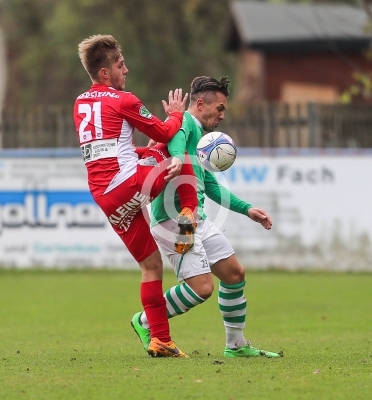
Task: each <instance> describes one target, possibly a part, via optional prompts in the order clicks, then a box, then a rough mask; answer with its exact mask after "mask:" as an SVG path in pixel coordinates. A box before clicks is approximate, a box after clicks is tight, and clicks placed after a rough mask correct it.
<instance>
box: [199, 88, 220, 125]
mask: <svg viewBox="0 0 372 400" xmlns="http://www.w3.org/2000/svg"><path fill="white" fill-rule="evenodd" d="M201 106H202V107H201V109H200V114H199V120H200V122H201V124H202V126H203V129H204V130H205V131H206V132H213V131H215V130H216V129H217V127H218V125H219V124H220V122H221V121H222V120H223V119H225V111H226V107H227V98H226V96H225V95H224V94H222V93H219V92H217V93H216V95H215V97H214V99H213V101H212V102H210V103H209V104H207V103H206V102H203V104H201Z"/></svg>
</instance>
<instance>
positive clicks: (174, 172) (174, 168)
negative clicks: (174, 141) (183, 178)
mask: <svg viewBox="0 0 372 400" xmlns="http://www.w3.org/2000/svg"><path fill="white" fill-rule="evenodd" d="M182 165H183V162H182V160H180V159H179V158H178V157H172V162H171V164H170V165H168V167H167V170H168V175H167V176H165V177H164V179H165V180H166V181H167V182H169V181H170V180H171V179H173V178H175V177H176V176H178V175H179V174H180V173H181V169H182Z"/></svg>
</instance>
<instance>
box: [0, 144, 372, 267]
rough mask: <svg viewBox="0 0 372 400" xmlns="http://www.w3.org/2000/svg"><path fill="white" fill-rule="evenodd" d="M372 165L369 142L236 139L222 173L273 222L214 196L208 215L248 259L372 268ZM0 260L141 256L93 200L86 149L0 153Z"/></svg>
mask: <svg viewBox="0 0 372 400" xmlns="http://www.w3.org/2000/svg"><path fill="white" fill-rule="evenodd" d="M4 153H5V152H3V154H4ZM76 154H77V153H76ZM8 156H9V154H8ZM370 171H372V152H371V151H364V152H358V153H356V152H343V153H337V152H333V153H332V152H328V153H324V152H323V153H321V152H317V151H315V152H310V153H301V154H294V153H287V154H281V153H280V152H278V151H277V152H274V151H266V152H264V153H262V152H257V151H256V152H252V151H250V152H247V151H244V150H243V151H242V150H241V149H240V151H239V154H238V159H237V161H236V162H235V164H234V165H233V166H232V167H231V168H230V169H229V170H228V171H226V172H225V173H224V174H218V176H219V178H220V179H221V182H222V181H224V178H226V180H225V181H224V182H223V183H224V184H226V185H228V186H229V188H230V189H231V190H232V191H233V192H234V193H235V194H237V195H238V196H240V197H241V198H243V199H245V200H247V201H249V202H250V203H252V204H253V205H254V206H256V207H260V208H263V209H265V210H267V211H268V212H269V213H270V214H271V216H272V219H273V222H274V225H273V229H272V230H271V231H265V230H264V229H263V228H262V227H261V226H259V225H258V224H256V223H254V222H253V221H251V220H249V219H248V218H246V217H244V216H242V215H239V214H235V213H232V212H226V211H224V210H222V211H221V210H220V207H218V206H216V205H215V204H214V203H211V202H209V201H208V202H207V210H208V215H209V216H210V218H211V219H213V220H215V223H216V224H217V225H219V226H220V227H221V230H222V231H223V232H224V233H225V235H226V236H227V237H228V238H229V240H230V241H231V243H232V244H233V247H234V248H235V250H236V253H237V255H238V258H239V260H240V261H241V262H242V263H243V264H244V265H245V266H247V267H254V268H269V267H275V268H285V269H301V268H312V269H328V270H353V271H357V270H367V271H372V246H371V240H372V212H371V208H372V188H371V184H370V176H371V174H370ZM166 265H169V264H166ZM0 266H3V267H18V268H29V267H51V266H52V267H59V268H65V267H69V266H73V267H76V266H78V267H96V268H100V267H102V266H108V267H117V268H132V267H136V263H135V262H134V260H133V259H132V257H131V255H130V254H129V253H128V252H127V250H126V249H125V248H124V246H123V245H122V244H121V241H120V240H119V239H118V237H117V236H116V234H115V233H114V232H113V231H112V229H111V227H110V226H109V224H108V223H107V222H106V218H105V216H104V215H103V213H102V212H101V211H100V210H99V208H98V207H97V206H96V205H95V203H94V202H93V200H92V198H91V196H90V194H89V192H88V189H87V184H86V172H85V167H84V165H83V162H82V160H81V159H80V157H70V158H66V157H54V158H48V157H28V158H23V157H21V158H18V157H15V156H14V157H10V158H9V157H3V156H1V154H0Z"/></svg>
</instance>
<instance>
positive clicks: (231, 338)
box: [225, 326, 247, 349]
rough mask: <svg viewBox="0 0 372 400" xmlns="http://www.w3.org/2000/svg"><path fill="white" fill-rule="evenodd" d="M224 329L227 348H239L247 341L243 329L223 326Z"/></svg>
mask: <svg viewBox="0 0 372 400" xmlns="http://www.w3.org/2000/svg"><path fill="white" fill-rule="evenodd" d="M225 330H226V347H228V348H229V349H239V348H240V347H243V346H245V345H246V343H247V341H246V340H245V338H244V334H243V329H238V328H231V327H229V326H225Z"/></svg>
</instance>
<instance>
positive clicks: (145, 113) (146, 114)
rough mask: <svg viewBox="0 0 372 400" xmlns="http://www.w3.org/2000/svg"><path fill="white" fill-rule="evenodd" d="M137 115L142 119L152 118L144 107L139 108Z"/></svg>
mask: <svg viewBox="0 0 372 400" xmlns="http://www.w3.org/2000/svg"><path fill="white" fill-rule="evenodd" d="M139 114H140V115H141V116H142V117H143V118H148V119H150V118H152V114H151V113H150V111H149V110H148V109H147V108H146V107H145V106H141V107H140V109H139Z"/></svg>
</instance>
